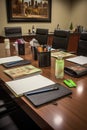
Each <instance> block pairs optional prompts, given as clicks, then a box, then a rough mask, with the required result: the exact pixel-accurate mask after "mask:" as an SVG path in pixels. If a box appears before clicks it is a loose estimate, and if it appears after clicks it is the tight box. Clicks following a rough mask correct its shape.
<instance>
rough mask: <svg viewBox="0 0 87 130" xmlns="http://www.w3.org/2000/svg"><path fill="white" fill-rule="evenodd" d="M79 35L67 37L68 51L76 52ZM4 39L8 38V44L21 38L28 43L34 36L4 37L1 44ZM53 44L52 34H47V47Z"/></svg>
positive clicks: (0, 39) (72, 34)
mask: <svg viewBox="0 0 87 130" xmlns="http://www.w3.org/2000/svg"><path fill="white" fill-rule="evenodd" d="M79 36H80V34H79V33H71V34H70V37H69V45H68V49H67V50H68V51H74V52H76V51H77V47H78V41H79ZM5 38H9V39H10V42H15V41H16V40H17V39H18V38H23V39H24V40H25V41H27V42H29V41H31V40H32V39H33V38H35V34H23V35H22V36H14V37H5V36H1V37H0V42H1V43H3V42H4V39H5ZM52 42H53V33H49V35H48V42H47V44H48V45H52Z"/></svg>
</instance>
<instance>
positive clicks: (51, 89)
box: [24, 83, 72, 107]
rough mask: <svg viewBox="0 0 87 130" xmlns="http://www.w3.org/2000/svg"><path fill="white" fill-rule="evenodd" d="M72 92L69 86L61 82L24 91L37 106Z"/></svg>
mask: <svg viewBox="0 0 87 130" xmlns="http://www.w3.org/2000/svg"><path fill="white" fill-rule="evenodd" d="M70 94H72V91H71V90H70V89H69V88H66V87H64V86H63V85H61V84H58V83H55V84H52V85H50V86H46V87H44V88H40V89H37V90H33V91H29V92H26V93H24V96H25V97H26V98H27V99H28V100H29V101H30V102H31V103H32V104H33V105H34V106H35V107H38V106H41V105H43V104H45V103H49V102H52V101H54V100H56V99H60V98H62V97H65V96H68V95H70Z"/></svg>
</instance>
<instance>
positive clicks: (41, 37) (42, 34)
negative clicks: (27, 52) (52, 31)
mask: <svg viewBox="0 0 87 130" xmlns="http://www.w3.org/2000/svg"><path fill="white" fill-rule="evenodd" d="M35 38H36V40H37V41H38V43H39V44H40V45H46V44H47V40H48V29H42V28H37V29H36V37H35Z"/></svg>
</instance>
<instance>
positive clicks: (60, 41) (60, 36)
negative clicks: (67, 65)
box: [52, 30, 70, 51]
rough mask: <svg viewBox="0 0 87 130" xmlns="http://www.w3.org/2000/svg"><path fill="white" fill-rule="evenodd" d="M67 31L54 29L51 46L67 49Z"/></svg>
mask: <svg viewBox="0 0 87 130" xmlns="http://www.w3.org/2000/svg"><path fill="white" fill-rule="evenodd" d="M69 35H70V32H69V31H65V30H55V31H54V36H53V42H52V48H54V49H61V50H65V51H66V50H67V47H68V41H69Z"/></svg>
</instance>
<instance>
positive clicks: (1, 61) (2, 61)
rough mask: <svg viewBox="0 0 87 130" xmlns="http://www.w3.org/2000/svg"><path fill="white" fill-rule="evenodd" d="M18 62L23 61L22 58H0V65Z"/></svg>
mask: <svg viewBox="0 0 87 130" xmlns="http://www.w3.org/2000/svg"><path fill="white" fill-rule="evenodd" d="M19 60H23V58H21V57H19V56H9V57H4V58H0V64H3V63H6V62H11V61H19Z"/></svg>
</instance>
